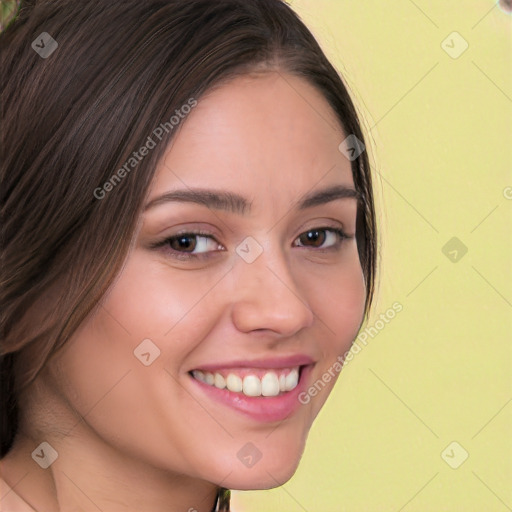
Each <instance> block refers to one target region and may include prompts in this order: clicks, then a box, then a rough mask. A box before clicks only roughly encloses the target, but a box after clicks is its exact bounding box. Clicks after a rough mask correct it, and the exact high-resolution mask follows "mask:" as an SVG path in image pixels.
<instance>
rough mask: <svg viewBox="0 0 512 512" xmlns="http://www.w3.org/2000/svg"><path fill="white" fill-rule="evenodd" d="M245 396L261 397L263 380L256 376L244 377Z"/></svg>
mask: <svg viewBox="0 0 512 512" xmlns="http://www.w3.org/2000/svg"><path fill="white" fill-rule="evenodd" d="M243 392H244V395H247V396H261V380H260V379H258V377H256V375H247V376H246V377H244V387H243Z"/></svg>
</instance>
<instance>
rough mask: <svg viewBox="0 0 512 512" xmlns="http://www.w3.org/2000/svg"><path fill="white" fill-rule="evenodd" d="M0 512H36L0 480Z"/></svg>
mask: <svg viewBox="0 0 512 512" xmlns="http://www.w3.org/2000/svg"><path fill="white" fill-rule="evenodd" d="M0 512H36V510H35V509H33V508H32V507H31V506H30V505H29V504H28V503H27V502H26V501H24V500H23V499H22V498H21V497H20V496H19V495H18V494H16V491H14V489H12V488H11V487H10V486H9V484H8V483H7V482H6V481H5V480H4V479H3V478H0Z"/></svg>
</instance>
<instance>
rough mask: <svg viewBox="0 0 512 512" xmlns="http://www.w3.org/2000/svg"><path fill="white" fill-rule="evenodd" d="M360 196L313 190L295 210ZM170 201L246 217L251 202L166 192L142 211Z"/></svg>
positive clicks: (206, 192) (215, 193)
mask: <svg viewBox="0 0 512 512" xmlns="http://www.w3.org/2000/svg"><path fill="white" fill-rule="evenodd" d="M359 198H360V194H359V193H358V192H357V191H356V190H355V189H353V188H351V187H347V186H345V185H335V186H331V187H327V188H324V189H321V190H314V191H312V192H309V193H307V194H306V195H304V196H302V197H301V198H300V199H299V201H298V203H297V205H296V209H298V210H305V209H306V208H312V207H314V206H319V205H322V204H326V203H330V202H331V201H335V200H337V199H359ZM171 201H177V202H183V203H197V204H201V205H204V206H206V207H208V208H212V209H214V210H225V211H227V212H231V213H236V214H238V215H246V214H247V213H249V212H250V211H251V205H252V201H249V200H248V199H247V198H245V197H243V196H241V195H239V194H237V193H235V192H227V191H224V190H214V189H204V188H194V189H181V190H173V191H170V192H166V193H165V194H162V195H161V196H158V197H156V198H155V199H153V200H152V201H150V202H149V203H148V204H147V205H146V207H145V208H144V211H147V210H149V209H150V208H154V207H155V206H158V205H161V204H164V203H168V202H171Z"/></svg>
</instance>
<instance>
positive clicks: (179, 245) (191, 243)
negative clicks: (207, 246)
mask: <svg viewBox="0 0 512 512" xmlns="http://www.w3.org/2000/svg"><path fill="white" fill-rule="evenodd" d="M196 245H197V235H192V236H191V235H178V236H175V237H173V238H170V239H169V246H170V248H171V249H173V250H174V251H179V252H193V251H194V249H195V248H196Z"/></svg>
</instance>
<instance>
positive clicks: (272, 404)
mask: <svg viewBox="0 0 512 512" xmlns="http://www.w3.org/2000/svg"><path fill="white" fill-rule="evenodd" d="M312 368H313V365H312V364H310V365H307V366H303V367H302V369H301V372H300V377H299V382H298V384H297V386H296V387H295V389H292V390H291V391H288V392H287V393H284V394H282V395H278V396H255V397H252V396H246V395H244V394H243V393H233V391H229V390H228V389H219V388H216V387H214V386H210V385H208V384H205V383H204V382H201V381H199V380H197V379H194V377H192V376H190V378H191V379H192V381H193V382H194V383H195V384H196V385H197V386H199V388H200V389H201V390H202V391H203V392H204V393H205V394H206V395H207V396H208V397H209V398H211V399H213V400H215V401H217V402H220V403H222V404H225V405H227V406H229V407H231V408H232V409H234V410H236V411H237V412H240V413H242V414H244V415H246V416H249V417H250V418H251V419H253V420H255V421H260V422H273V421H283V420H285V419H286V418H288V417H290V416H292V415H293V413H294V412H295V411H297V409H298V408H299V407H300V406H301V405H302V404H301V403H300V401H299V395H300V393H301V392H302V391H303V390H304V389H305V388H306V383H307V381H308V376H309V373H310V371H311V369H312Z"/></svg>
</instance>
